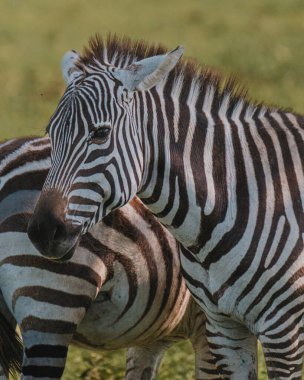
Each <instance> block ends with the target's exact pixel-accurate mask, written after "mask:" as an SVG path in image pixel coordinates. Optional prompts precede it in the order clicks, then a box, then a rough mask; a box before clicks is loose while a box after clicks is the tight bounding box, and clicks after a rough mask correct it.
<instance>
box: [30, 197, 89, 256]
mask: <svg viewBox="0 0 304 380" xmlns="http://www.w3.org/2000/svg"><path fill="white" fill-rule="evenodd" d="M65 207H66V202H65V201H64V199H63V197H62V195H61V194H60V193H59V192H58V191H56V190H48V191H45V192H42V193H41V195H40V198H39V200H38V203H37V205H36V207H35V211H34V214H33V216H32V217H31V219H30V221H29V224H28V230H27V233H28V236H29V238H30V239H31V241H32V243H33V244H34V246H35V247H36V248H37V249H38V251H39V252H40V253H41V254H42V255H43V256H45V257H48V258H50V259H54V260H60V261H65V260H68V259H70V258H71V257H72V256H73V253H74V251H75V249H76V247H77V244H78V239H79V235H80V232H81V226H75V225H73V224H71V223H69V222H67V221H66V220H65V218H64V210H65Z"/></svg>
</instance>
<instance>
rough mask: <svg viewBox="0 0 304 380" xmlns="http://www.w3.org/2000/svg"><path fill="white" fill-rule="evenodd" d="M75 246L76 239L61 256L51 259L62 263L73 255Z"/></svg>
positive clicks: (76, 244)
mask: <svg viewBox="0 0 304 380" xmlns="http://www.w3.org/2000/svg"><path fill="white" fill-rule="evenodd" d="M77 246H78V241H77V242H76V243H75V244H74V245H73V246H72V248H70V249H69V250H68V251H67V252H66V253H65V254H64V255H63V256H61V257H56V258H53V260H54V261H58V262H60V263H64V262H65V261H68V260H70V259H71V258H72V257H73V255H74V252H75V250H76V248H77ZM50 259H51V260H52V258H50Z"/></svg>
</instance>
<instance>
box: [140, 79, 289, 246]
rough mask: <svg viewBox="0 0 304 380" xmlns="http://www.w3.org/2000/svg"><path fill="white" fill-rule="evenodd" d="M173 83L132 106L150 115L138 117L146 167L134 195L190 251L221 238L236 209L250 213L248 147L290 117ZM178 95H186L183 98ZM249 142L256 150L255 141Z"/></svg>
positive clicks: (253, 196)
mask: <svg viewBox="0 0 304 380" xmlns="http://www.w3.org/2000/svg"><path fill="white" fill-rule="evenodd" d="M177 86H178V84H177V83H175V85H172V86H171V88H168V86H166V85H164V87H162V88H161V87H156V88H155V89H152V90H151V91H149V92H147V93H145V94H142V95H140V96H141V97H142V98H140V101H138V104H140V107H145V108H144V109H143V114H145V115H149V116H148V117H147V118H146V120H143V125H144V127H143V130H144V131H145V132H144V140H145V141H144V145H145V146H146V148H145V152H144V153H145V160H144V161H145V166H144V167H145V170H144V175H143V178H144V184H143V185H142V187H141V188H140V191H139V194H138V195H139V197H140V198H141V199H142V201H143V202H144V203H145V204H146V205H147V206H148V207H149V209H150V210H151V211H152V212H153V213H154V214H155V215H156V216H157V217H158V219H159V220H160V221H161V222H162V223H163V224H165V225H166V226H168V228H169V229H170V230H171V232H173V234H174V235H175V237H176V238H177V239H178V240H179V241H180V242H181V243H183V244H184V245H185V246H187V247H191V249H192V250H194V251H197V250H199V249H200V248H201V247H202V246H204V245H205V243H206V242H208V241H209V240H210V239H211V234H212V233H219V236H222V235H223V233H224V232H225V231H226V232H228V231H229V230H230V229H231V228H232V227H233V225H234V223H235V222H236V218H237V209H238V208H239V207H244V208H245V209H247V210H245V211H244V212H245V213H247V214H248V213H250V212H251V211H250V208H251V206H250V205H251V204H253V203H252V202H257V199H258V190H257V184H256V179H255V177H256V173H255V168H254V165H253V163H252V160H253V157H252V154H253V153H254V152H253V151H252V152H251V151H250V148H249V147H248V144H249V143H250V142H251V140H252V139H254V136H255V135H257V134H258V133H260V131H261V130H265V129H266V130H267V129H268V128H269V126H270V125H273V124H274V123H277V124H280V123H281V124H283V121H282V118H292V117H293V116H292V115H291V114H285V113H284V112H283V111H279V110H275V109H269V108H266V107H264V106H258V105H250V104H248V103H246V102H245V101H242V100H240V101H239V102H238V103H236V104H235V105H234V107H233V108H232V107H231V106H230V98H229V95H227V96H226V98H223V100H222V102H221V103H220V104H218V102H217V100H218V99H216V98H214V89H213V88H212V86H209V87H208V89H206V91H205V95H204V97H203V98H202V97H201V94H200V93H199V88H198V87H196V86H195V82H194V81H193V82H192V83H191V84H190V85H188V86H186V85H185V84H183V86H180V89H178V88H177ZM185 87H187V88H186V89H185ZM180 91H184V92H185V91H187V96H185V93H184V94H183V96H182V97H181V98H182V99H184V101H180V100H179V96H178V95H180ZM286 115H287V116H286ZM251 145H252V149H254V146H255V145H257V149H258V150H260V149H262V143H261V142H260V141H259V140H258V139H257V140H256V141H253V140H252V144H251ZM255 149H256V148H255ZM248 189H249V191H248ZM242 205H246V207H245V206H242ZM217 230H221V231H220V232H218V231H217ZM212 241H213V244H215V243H214V242H216V241H217V239H216V238H215V239H214V238H213V240H212Z"/></svg>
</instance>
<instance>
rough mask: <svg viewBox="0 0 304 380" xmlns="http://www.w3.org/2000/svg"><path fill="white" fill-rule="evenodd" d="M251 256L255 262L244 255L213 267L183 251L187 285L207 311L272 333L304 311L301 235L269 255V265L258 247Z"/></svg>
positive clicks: (250, 328)
mask: <svg viewBox="0 0 304 380" xmlns="http://www.w3.org/2000/svg"><path fill="white" fill-rule="evenodd" d="M292 237H293V236H292ZM247 254H248V255H249V256H251V257H252V258H253V260H252V262H251V265H250V266H247V263H246V262H245V261H244V262H243V263H242V261H241V257H240V256H241V254H240V255H239V256H237V255H236V257H235V258H234V259H231V260H230V265H228V263H227V262H225V263H224V264H225V265H222V264H221V262H220V261H219V262H218V263H217V265H216V264H212V265H211V266H210V268H209V269H208V270H206V269H205V268H204V267H203V264H202V263H200V262H199V261H196V260H193V257H194V256H190V255H188V257H187V255H186V254H185V255H181V264H182V268H183V272H184V274H185V279H186V282H187V286H188V288H189V290H190V292H191V294H192V295H193V297H194V298H195V299H196V301H197V302H198V304H199V305H200V306H201V308H202V309H203V310H204V311H205V312H206V314H210V315H212V314H213V313H214V314H217V313H221V314H222V315H226V316H227V317H229V318H232V319H234V320H236V321H239V322H241V323H242V324H244V325H246V326H247V327H248V329H249V330H250V331H252V332H253V333H254V334H258V333H259V332H260V331H267V329H268V328H270V327H271V326H272V325H273V324H274V323H275V322H276V321H277V322H278V321H279V320H280V318H282V317H283V316H284V315H287V314H288V315H289V314H290V311H289V310H293V308H296V315H298V316H300V315H304V293H303V290H302V289H303V285H304V280H303V275H302V273H303V262H304V250H303V241H302V238H301V237H300V238H299V239H298V238H297V236H296V235H295V236H294V237H293V238H292V239H291V238H290V239H289V241H288V240H287V241H286V242H285V246H284V249H283V250H282V251H281V252H280V251H277V252H275V253H272V254H271V255H270V254H268V258H267V257H266V260H264V265H261V255H260V254H259V252H258V251H255V252H249V253H248V252H247ZM243 255H244V253H242V256H243ZM221 265H222V267H221ZM286 266H287V267H288V270H286V269H285V268H286ZM227 273H228V274H229V276H228V275H227ZM234 273H237V274H238V275H237V276H236V275H234ZM302 305H303V306H302ZM278 323H279V322H278Z"/></svg>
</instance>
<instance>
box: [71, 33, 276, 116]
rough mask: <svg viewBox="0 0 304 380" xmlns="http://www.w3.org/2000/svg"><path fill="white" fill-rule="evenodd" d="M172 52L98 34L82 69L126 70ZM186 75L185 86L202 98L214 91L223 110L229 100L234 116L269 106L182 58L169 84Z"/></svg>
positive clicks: (85, 54) (233, 80) (230, 79)
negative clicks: (243, 107)
mask: <svg viewBox="0 0 304 380" xmlns="http://www.w3.org/2000/svg"><path fill="white" fill-rule="evenodd" d="M167 52H168V49H166V48H164V47H163V46H162V45H155V44H148V43H146V42H145V41H142V40H131V39H130V38H128V37H122V38H119V37H117V36H116V35H111V34H110V35H108V36H107V38H106V40H104V39H103V38H102V37H101V36H99V35H96V36H94V37H92V38H91V39H90V41H89V46H88V47H86V48H85V49H84V52H83V54H82V55H81V57H80V59H79V62H78V64H79V66H80V67H83V66H87V65H93V66H94V64H95V65H96V61H97V62H100V63H109V64H112V65H114V66H116V67H120V68H123V67H126V66H127V65H129V64H131V63H133V62H135V61H138V60H141V59H143V58H147V57H151V56H153V55H158V54H165V53H167ZM181 76H182V78H183V83H184V85H185V86H189V84H191V83H193V82H194V83H195V86H198V92H199V94H200V96H202V97H204V96H205V93H206V91H207V90H210V87H211V86H212V90H213V91H214V101H213V105H217V107H220V105H221V104H222V102H223V100H224V99H225V100H226V101H227V100H228V109H227V112H228V113H230V112H232V111H233V109H234V108H235V107H236V105H237V104H240V103H242V104H243V105H246V106H248V107H252V110H254V109H257V108H260V107H261V106H263V107H265V108H266V106H265V104H263V103H257V102H254V101H252V100H249V99H248V97H247V90H246V89H245V88H244V87H243V86H240V85H239V84H238V82H237V80H236V78H235V76H230V77H228V78H223V77H222V76H221V75H220V74H219V73H218V72H216V71H215V70H213V69H210V68H206V67H203V66H201V65H199V64H198V63H197V62H195V61H194V60H188V59H187V60H186V59H181V61H180V62H179V64H178V65H177V66H176V67H175V69H173V70H172V72H171V73H170V75H169V76H168V78H167V81H166V83H168V81H173V82H174V81H176V80H177V78H180V77H181ZM267 108H268V109H277V107H269V106H268V107H267Z"/></svg>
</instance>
